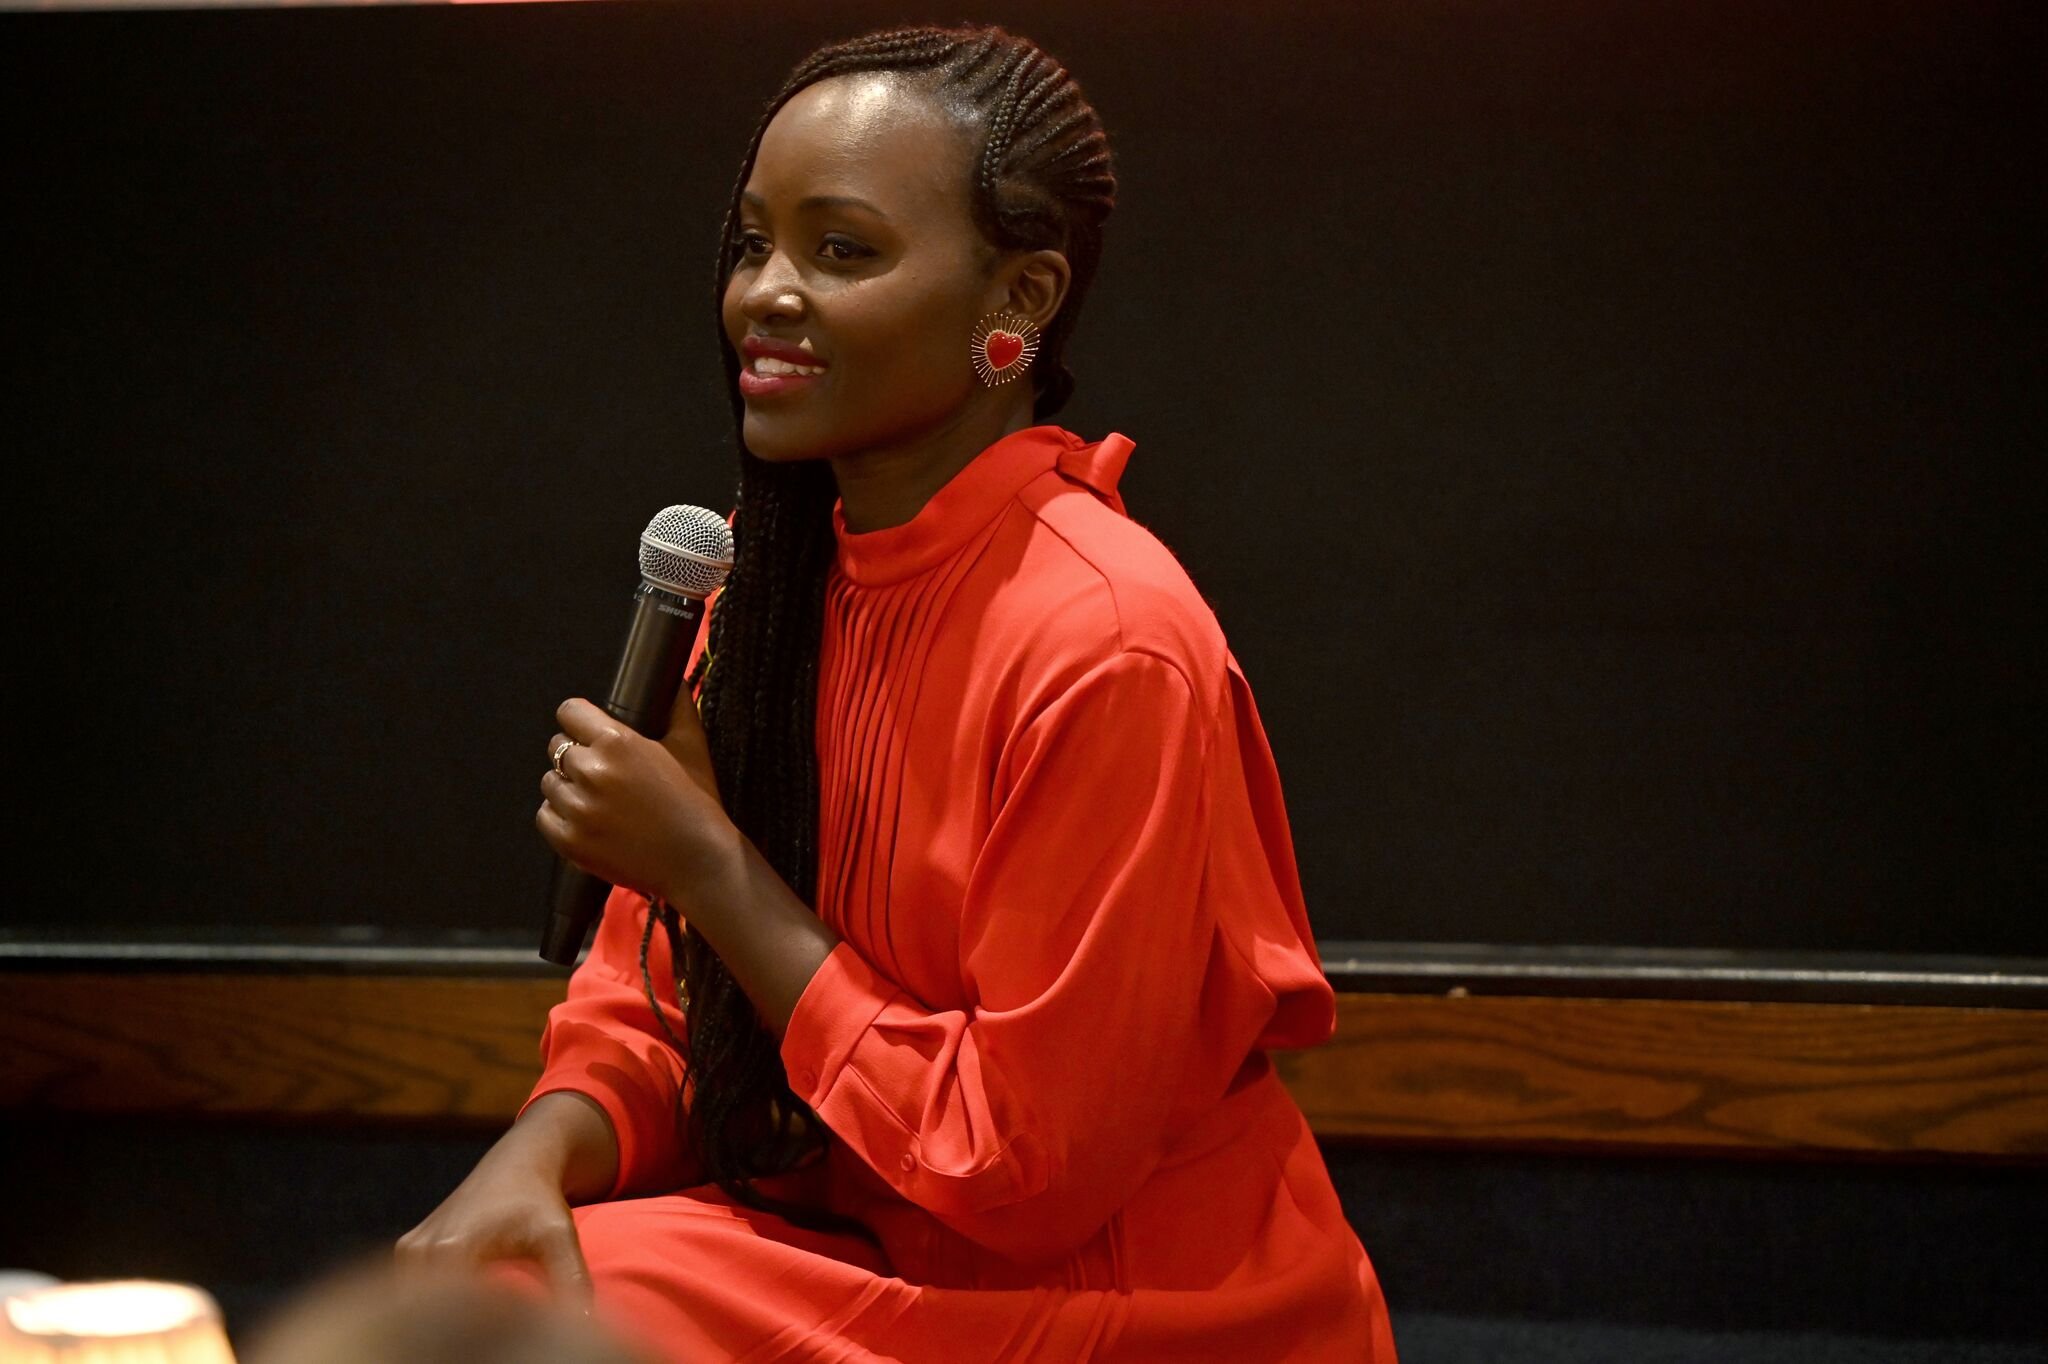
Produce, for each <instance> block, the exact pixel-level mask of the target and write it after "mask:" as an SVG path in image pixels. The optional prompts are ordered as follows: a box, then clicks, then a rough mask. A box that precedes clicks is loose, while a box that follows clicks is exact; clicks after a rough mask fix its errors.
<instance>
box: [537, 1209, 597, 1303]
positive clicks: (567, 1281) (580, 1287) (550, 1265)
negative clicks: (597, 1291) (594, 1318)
mask: <svg viewBox="0 0 2048 1364" xmlns="http://www.w3.org/2000/svg"><path fill="white" fill-rule="evenodd" d="M535 1250H536V1251H537V1252H538V1254H539V1258H540V1262H541V1264H542V1266H543V1267H545V1268H546V1269H547V1272H548V1278H549V1279H550V1280H551V1281H553V1283H554V1285H555V1289H556V1291H557V1292H559V1293H561V1294H562V1296H563V1297H565V1298H567V1299H568V1300H569V1301H570V1302H572V1303H574V1304H575V1305H576V1306H577V1307H579V1308H582V1309H583V1310H585V1311H588V1310H589V1309H590V1303H591V1297H592V1293H591V1287H590V1266H589V1265H587V1264H585V1263H584V1261H583V1245H582V1243H581V1242H580V1241H578V1240H577V1239H576V1223H575V1221H574V1220H573V1219H572V1220H570V1221H569V1222H567V1223H564V1224H562V1225H560V1226H557V1227H555V1228H554V1229H553V1230H551V1231H550V1232H549V1233H548V1234H547V1235H545V1236H543V1237H542V1238H541V1239H540V1244H539V1245H538V1246H536V1247H535Z"/></svg>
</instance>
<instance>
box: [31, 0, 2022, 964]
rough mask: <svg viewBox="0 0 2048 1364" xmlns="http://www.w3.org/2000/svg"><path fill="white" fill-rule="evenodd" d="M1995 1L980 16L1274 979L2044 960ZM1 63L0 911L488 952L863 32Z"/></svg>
mask: <svg viewBox="0 0 2048 1364" xmlns="http://www.w3.org/2000/svg"><path fill="white" fill-rule="evenodd" d="M2036 13H2037V10H2036V9H2035V8H2034V7H2030V6H2026V5H2023V4H1991V3H1962V4H1940V5H1937V4H1932V3H1929V4H1878V3H1866V4H1844V3H1823V4H1814V5H1797V6H1778V5H1767V4H1762V3H1735V4H1700V3H1651V4H1641V3H1633V2H1624V0H1559V2H1558V3H1551V4H1545V5H1541V6H1527V5H1509V4H1505V3H1483V2H1481V0H1452V2H1450V3H1437V4H1410V3H1378V4H1368V5H1327V6H1326V5H1306V4H1304V5H1293V6H1284V7H1278V8H1274V9H1268V8H1265V7H1259V8H1256V9H1255V8H1254V7H1250V6H1228V5H1221V4H1217V5H1207V6H1187V7H1182V6H1175V7H1171V8H1170V9H1169V8H1168V7H1164V6H1153V5H1142V6H1109V5H1100V4H1064V3H1060V4H1055V3H1047V4H1032V5H1024V4H989V5H984V6H981V7H979V8H978V9H977V10H976V12H975V14H974V16H973V17H975V18H986V19H993V20H998V21H1002V22H1006V23H1009V24H1010V25H1011V26H1012V27H1014V28H1016V29H1018V30H1019V31H1022V32H1025V33H1027V34H1029V35H1031V36H1033V37H1036V38H1038V39H1039V40H1040V41H1041V42H1043V43H1044V44H1046V45H1047V46H1048V47H1049V48H1050V49H1051V50H1053V51H1054V52H1055V53H1056V54H1057V55H1059V56H1060V57H1061V58H1062V60H1064V61H1065V62H1067V63H1068V64H1069V66H1070V67H1071V68H1072V69H1073V70H1074V71H1075V73H1076V75H1077V76H1078V78H1079V79H1080V80H1081V82H1082V84H1083V86H1084V88H1085V89H1086V90H1087V91H1088V92H1089V94H1090V95H1091V97H1092V98H1093V99H1094V101H1095V102H1096V104H1097V106H1098V107H1099V109H1100V110H1101V112H1102V114H1103V116H1104V118H1105V120H1106V122H1107V124H1108V126H1109V128H1110V130H1111V133H1112V136H1113V138H1114V139H1115V144H1116V147H1117V151H1118V154H1119V156H1120V159H1121V171H1122V191H1121V203H1120V206H1119V208H1118V211H1117V214H1116V217H1115V218H1114V220H1113V222H1112V224H1111V231H1110V239H1109V246H1108V251H1107V256H1106V259H1105V263H1104V270H1103V274H1102V276H1101V278H1100V280H1099V282H1098V284H1097V286H1096V291H1095V293H1094V295H1093V297H1092V298H1091V299H1090V300H1089V303H1088V307H1087V311H1086V315H1085V320H1084V322H1083V324H1082V327H1081V330H1080V333H1079V336H1078V338H1077V342H1076V347H1075V356H1074V363H1075V368H1076V370H1077V372H1078V373H1079V374H1080V376H1081V388H1080V391H1079V394H1078V396H1077V398H1076V400H1075V402H1074V403H1073V404H1072V405H1071V406H1070V407H1069V408H1068V409H1067V411H1065V412H1064V413H1062V414H1061V415H1060V417H1059V418H1058V420H1059V421H1061V422H1062V424H1064V425H1067V426H1069V427H1071V428H1073V429H1075V430H1078V431H1081V432H1083V433H1084V434H1087V435H1091V436H1095V435H1101V434H1104V433H1106V432H1108V431H1111V430H1118V431H1123V432H1125V433H1126V434H1128V435H1131V436H1132V437H1134V438H1135V439H1136V441H1137V443H1138V449H1137V453H1136V456H1135V457H1134V460H1133V463H1132V466H1131V472H1130V474H1129V476H1128V481H1127V485H1126V491H1127V494H1128V500H1129V503H1130V506H1131V507H1132V509H1133V512H1134V514H1135V515H1136V516H1137V517H1138V519H1140V520H1141V521H1144V522H1146V523H1147V524H1148V525H1150V526H1151V527H1152V528H1153V529H1154V530H1155V531H1156V532H1157V533H1158V534H1159V535H1160V536H1161V538H1162V539H1164V540H1165V541H1166V542H1167V543H1168V544H1169V545H1170V546H1172V547H1173V548H1174V549H1175V551H1176V552H1177V553H1179V554H1180V556H1181V557H1182V559H1183V561H1184V562H1185V563H1186V564H1187V565H1188V567H1189V570H1190V572H1191V573H1192V574H1193V575H1194V577H1195V580H1196V581H1197V583H1198V584H1199V585H1200V586H1201V587H1202V589H1203V591H1204V592H1205V593H1206V594H1207V595H1208V597H1209V599H1210V600H1211V602H1212V603H1213V605H1214V606H1215V609H1216V610H1217V613H1218V615H1219V617H1220V618H1221V620H1222V622H1223V625H1224V628H1225V630H1226V631H1227V632H1228V634H1229V637H1230V639H1231V641H1232V643H1233V646H1234V648H1235V649H1236V652H1237V653H1238V656H1239V657H1240V659H1241V660H1242V661H1243V663H1244V665H1245V667H1246V669H1247V672H1248V673H1249V675H1250V677H1251V679H1252V683H1253V685H1254V687H1255V689H1256V690H1257V693H1258V696H1259V699H1260V703H1261V706H1262V708H1263V711H1264V714H1265V718H1266V721H1267V724H1268V727H1269V729H1270V732H1271V735H1272V738H1273V742H1274V745H1275V750H1276V753H1277V755H1278V758H1279V762H1280V767H1281V773H1282V776H1283V779H1284V780H1285V782H1286V786H1287V791H1288V795H1289V800H1290V810H1291V813H1292V816H1293V819H1294V829H1295V835H1296V841H1297V845H1298V847H1299V850H1300V854H1301V858H1302V862H1303V868H1304V875H1305V880H1306V883H1307V887H1308V890H1309V894H1310V897H1311V908H1312V912H1313V914H1314V916H1315V920H1316V926H1317V928H1318V930H1319V931H1320V932H1321V933H1322V934H1323V935H1324V936H1326V937H1353V938H1373V939H1389V940H1436V941H1453V940H1455V941H1481V942H1504V943H1606V944H1654V945H1667V946H1715V947H1756V948H1839V949H1882V950H1892V951H1900V952H1971V953H1987V954H1991V953H1999V954H2042V953H2044V952H2048V932H2044V930H2043V928H2042V927H2041V920H2040V918H2039V915H2038V914H2037V913H2034V912H2032V911H2034V910H2035V908H2036V907H2037V906H2038V904H2039V903H2040V899H2041V892H2042V890H2043V882H2044V877H2043V853H2042V850H2043V848H2044V847H2048V827H2044V825H2048V820H2044V812H2043V803H2042V798H2041V793H2040V784H2039V782H2038V781H2037V780H2036V779H2035V775H2034V774H2035V773H2036V772H2037V771H2038V769H2039V764H2040V760H2041V756H2042V755H2041V743H2040V737H2039V728H2040V727H2039V725H2038V723H2037V714H2038V712H2037V707H2036V704H2035V703H2036V700H2037V696H2038V693H2039V692H2040V690H2041V683H2042V680H2043V667H2042V659H2041V652H2040V641H2039V633H2038V627H2037V622H2038V619H2039V616H2040V608H2041V592H2040V587H2041V567H2040V557H2041V556H2040V552H2039V536H2038V533H2037V532H2036V530H2035V526H2036V525H2037V523H2038V522H2037V516H2036V512H2035V510H2034V508H2033V507H2032V506H2031V505H2030V504H2029V503H2027V502H2026V501H2025V500H2024V499H2023V498H2022V497H2021V495H2020V480H2021V476H2022V475H2023V474H2024V473H2025V472H2027V470H2025V468H2024V467H2023V466H2024V465H2025V464H2026V463H2027V462H2028V457H2030V456H2032V455H2034V454H2036V453H2037V452H2038V450H2039V448H2040V443H2041V434H2042V432H2041V422H2040V405H2039V398H2038V384H2039V375H2040V360H2041V348H2040V344H2039V341H2040V303H2041V290H2040V284H2041V274H2040V242H2041V240H2042V232H2041V226H2042V224H2041V214H2040V210H2039V198H2038V172H2037V169H2036V168H2035V162H2036V160H2037V157H2036V151H2037V149H2036V146H2035V144H2034V142H2033V139H2032V138H2031V136H2030V135H2028V134H2026V133H2025V132H2024V131H2023V130H2024V129H2025V128H2027V127H2030V126H2033V124H2034V122H2035V121H2036V120H2037V119H2038V117H2039V115H2040V114H2041V112H2042V110H2041V107H2040V106H2041V104H2042V103H2043V99H2042V95H2041V82H2040V81H2039V79H2038V58H2039V53H2040V51H2041V50H2042V49H2041V42H2040V39H2041V36H2042V33H2041V27H2042V26H2041V23H2040V21H2039V20H2038V19H2037V18H2035V17H2034V16H2035V14H2036ZM764 16H765V12H763V14H761V15H757V14H756V13H754V12H753V11H751V10H748V9H746V8H744V7H724V6H699V5H680V4H679V5H672V6H648V5H637V4H636V5H620V4H591V5H579V6H549V5H541V6H509V7H495V6H485V7H462V8H456V9H446V8H396V9H384V8H377V9H359V10H268V11H255V12H229V13H122V14H106V13H95V14H62V15H19V14H17V15H8V16H4V17H0V63H4V70H0V76H4V82H5V85H6V88H7V89H8V90H9V91H10V93H11V94H12V95H13V102H14V104H15V107H16V108H17V109H23V110H27V111H28V114H27V116H26V117H25V118H24V119H22V120H21V121H19V122H18V123H17V135H16V136H15V137H14V138H13V139H10V146H11V150H10V153H9V155H10V158H11V162H12V164H11V166H10V169H11V172H12V173H11V174H10V176H9V177H8V178H9V181H10V184H11V186H12V188H13V194H12V196H11V198H12V206H11V211H10V214H9V219H10V222H9V230H10V242H9V246H8V249H7V258H8V261H9V264H10V266H11V267H12V273H13V274H14V276H15V281H16V282H15V284H14V286H13V288H12V289H11V290H10V300H9V306H8V312H9V314H10V318H9V321H10V327H9V330H10V332H11V334H12V338H13V340H14V342H15V347H16V349H17V355H16V358H15V359H14V360H13V361H12V362H10V366H9V377H10V385H9V387H10V399H9V402H8V406H7V409H6V416H5V426H4V435H0V439H4V441H5V447H6V449H7V450H8V452H9V453H10V454H11V456H12V458H11V460H10V461H9V464H10V468H11V471H12V480H13V484H14V497H13V499H12V505H11V507H10V512H11V515H10V518H9V519H10V524H11V527H12V529H13V540H14V547H15V551H16V553H15V560H16V567H15V572H14V592H13V594H12V598H11V607H10V612H11V616H12V619H11V620H10V622H9V635H10V639H11V642H12V643H13V645H14V652H15V654H16V658H17V663H16V665H15V667H14V669H13V671H12V691H13V704H12V705H11V706H10V712H11V715H12V717H13V720H14V733H15V744H14V749H13V752H14V756H15V765H14V768H13V770H14V772H15V774H16V778H17V784H18V787H19V789H20V790H21V791H22V792H23V793H25V795H26V797H27V799H26V801H25V802H24V803H25V806H26V810H25V813H23V814H21V815H19V816H18V818H17V825H16V827H17V830H18V836H19V837H20V838H21V839H22V840H23V842H22V844H21V845H20V846H23V847H25V848H26V849H28V850H29V855H28V856H27V857H26V858H22V859H18V861H17V868H18V871H17V878H18V879H17V883H16V885H15V888H14V893H13V894H11V895H10V896H9V902H8V907H7V909H6V910H5V911H4V914H5V916H6V922H7V923H8V924H11V925H17V926H21V925H26V926H40V927H51V928H55V927H81V926H82V927H100V928H106V929H115V930H119V929H123V928H127V927H133V926H138V925H144V924H150V925H158V926H195V927H197V926H214V927H220V926H229V927H236V926H246V927H251V928H254V927H257V926H264V925H331V924H337V923H343V924H346V923H363V924H382V925H386V926H392V927H407V928H419V929H426V930H456V929H482V930H497V929H507V930H510V929H519V930H524V929H527V928H529V927H530V926H531V925H532V924H534V923H535V922H537V919H538V913H539V910H538V906H539V902H540V890H541V887H542V885H543V884H544V880H545V868H546V856H545V853H544V851H543V850H542V849H541V847H540V845H539V842H538V839H537V838H536V836H535V835H534V834H533V833H532V830H531V824H530V815H531V810H532V806H533V804H534V802H535V800H536V798H537V797H536V792H535V783H536V781H537V778H538V775H539V773H540V771H541V766H542V763H543V762H544V760H545V758H544V754H543V752H542V746H543V743H544V741H545V739H546V737H547V735H548V734H549V733H550V732H551V731H552V728H553V726H552V722H551V719H550V714H551V711H552V709H553V707H554V705H555V704H556V702H557V701H559V700H560V699H561V698H562V697H564V696H566V695H569V694H573V693H579V692H588V691H592V690H595V689H597V688H599V687H601V686H602V684H603V682H604V680H605V671H606V669H607V668H608V666H609V664H610V661H611V659H612V658H613V657H614V655H615V651H616V648H617V644H618V636H619V632H620V630H621V628H622V626H623V621H624V614H625V597H626V593H627V591H628V590H629V589H630V586H631V584H632V581H633V578H632V557H631V553H632V540H633V536H634V534H635V533H636V532H637V531H638V529H639V528H640V526H641V525H643V524H644V523H645V521H646V519H647V517H648V516H649V515H651V514H652V512H653V511H654V510H655V509H657V508H658V507H660V506H663V505H665V504H667V503H670V502H676V501H689V502H698V503H702V504H705V505H710V506H714V507H716V508H719V509H721V510H723V509H724V508H726V507H728V506H729V505H730V490H731V486H732V479H733V473H732V468H731V458H732V456H731V444H730V443H731V436H730V431H729V427H728V422H727V419H726V416H725V411H724V401H723V398H722V395H721V393H720V392H719V387H718V386H719V384H720V382H721V376H720V372H719V367H718V365H717V363H716V352H715V350H714V348H713V342H714V332H713V329H712V301H711V295H710V291H711V271H712V259H713V258H712V250H713V246H714V239H715V235H716V232H717V227H718V221H717V219H718V215H719V213H720V212H721V210H722V207H723V204H724V202H725V196H726V195H727V194H728V193H729V191H730V188H731V181H732V176H733V173H734V171H735V169H736V166H737V161H738V157H739V154H740V152H741V150H742V148H743V144H744V141H745V138H746V135H747V133H748V131H749V129H750V128H751V126H752V123H753V120H754V118H755V117H756V114H757V112H758V109H759V106H760V104H761V103H762V102H763V101H765V99H766V98H767V97H768V96H769V95H770V94H772V92H773V90H774V88H775V86H776V85H777V84H778V83H779V81H780V78H781V76H782V73H783V72H784V71H785V70H786V69H787V67H788V66H789V65H790V64H791V63H792V62H793V61H794V60H795V59H796V58H797V57H798V56H800V55H801V54H802V53H803V52H804V51H805V50H807V49H808V48H809V47H810V46H811V45H812V44H813V43H814V42H817V41H819V40H822V39H826V38H830V37H838V36H844V35H848V34H851V33H855V32H859V31H861V30H863V29H865V28H867V27H870V26H873V25H874V24H877V23H881V22H885V21H893V20H900V19H906V18H927V17H937V18H941V19H952V18H956V17H959V16H957V15H954V14H952V13H951V12H945V13H940V14H936V15H928V14H925V13H923V12H918V11H912V10H907V9H906V8H904V7H901V6H894V5H889V6H884V5H864V4H847V5H836V6H831V7H799V8H795V9H791V8H789V7H782V8H778V9H776V10H775V11H774V13H773V16H772V20H771V19H770V18H768V17H764Z"/></svg>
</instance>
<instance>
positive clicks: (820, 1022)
mask: <svg viewBox="0 0 2048 1364" xmlns="http://www.w3.org/2000/svg"><path fill="white" fill-rule="evenodd" d="M902 993H903V991H902V990H901V989H900V988H898V987H897V986H895V985H892V984H891V983H889V982H888V981H887V980H885V979H883V978H882V977H881V976H880V975H879V974H877V973H876V971H875V969H874V968H873V967H871V966H869V965H868V964H867V962H865V961H863V960H862V959H861V955H860V953H858V952H856V951H855V950H854V949H853V945H852V944H851V943H848V942H844V941H842V942H841V943H840V944H839V945H838V946H836V947H834V948H833V949H832V952H831V955H829V956H827V957H826V958H825V960H824V962H823V963H821V964H820V965H819V967H818V971H817V974H816V975H814V976H812V977H811V979H810V983H809V984H807V985H806V986H804V992H803V994H802V995H800V996H798V998H797V1001H796V1008H795V1010H794V1011H793V1012H791V1014H790V1016H789V1027H788V1028H787V1029H785V1030H784V1032H783V1034H782V1065H783V1068H784V1069H785V1070H786V1071H788V1073H789V1087H790V1089H791V1090H792V1091H793V1092H794V1093H795V1094H796V1096H797V1097H798V1098H799V1099H802V1100H803V1101H804V1102H805V1103H806V1104H809V1105H810V1106H811V1108H812V1109H813V1110H814V1111H815V1110H816V1109H817V1108H818V1106H819V1105H820V1103H821V1102H822V1101H823V1099H824V1097H825V1096H826V1095H827V1094H830V1093H831V1092H832V1086H833V1085H834V1084H836V1083H838V1080H839V1075H840V1072H841V1071H842V1070H844V1069H845V1068H846V1062H847V1060H848V1058H849V1057H851V1056H852V1055H853V1049H854V1047H855V1046H856V1045H857V1044H858V1043H859V1042H860V1039H861V1035H862V1034H863V1033H865V1032H866V1031H867V1030H868V1025H869V1024H871V1023H873V1022H874V1021H875V1017H876V1015H878V1014H880V1013H881V1012H882V1010H883V1009H885V1008H887V1007H888V1006H889V1002H890V1001H891V1000H893V999H895V998H896V997H897V996H898V995H900V994H902Z"/></svg>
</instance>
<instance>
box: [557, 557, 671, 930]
mask: <svg viewBox="0 0 2048 1364" xmlns="http://www.w3.org/2000/svg"><path fill="white" fill-rule="evenodd" d="M703 619H704V601H703V598H701V597H686V596H683V595H682V594H680V593H676V592H670V591H668V590H667V589H665V588H660V587H656V586H655V585H654V584H653V583H650V582H645V581H643V582H642V583H641V584H640V587H639V589H638V590H637V591H635V592H634V594H633V624H632V627H631V628H630V629H629V630H628V631H627V632H626V647H625V650H624V652H622V653H621V654H620V655H619V670H618V672H617V673H616V674H615V675H614V676H613V678H612V691H611V696H610V697H609V698H608V699H607V700H606V701H605V705H604V708H605V711H606V713H608V714H609V715H611V716H612V718H613V719H615V720H620V721H623V722H624V723H625V724H627V725H630V726H632V728H633V730H634V731H635V732H636V733H639V734H643V735H645V736H647V737H648V738H650V739H658V738H660V737H661V736H662V735H664V734H666V733H667V732H668V721H669V715H670V714H671V713H672V712H673V711H674V709H675V703H676V694H677V693H678V692H680V691H681V690H682V686H683V672H684V670H685V669H686V668H687V667H688V666H689V662H690V647H691V645H693V644H695V643H696V640H697V626H698V625H699V623H701V622H702V621H703ZM611 891H612V888H611V886H610V885H608V884H607V883H605V882H604V881H602V880H600V879H599V878H597V877H595V876H592V875H591V874H590V873H589V872H587V871H584V870H583V869H582V868H581V867H578V866H576V865H574V864H573V863H570V862H567V861H564V860H562V859H559V858H558V859H556V862H555V881H554V886H553V889H552V890H551V891H550V893H549V895H548V918H547V922H546V924H545V925H544V926H543V927H542V929H541V940H540V955H541V959H542V960H544V961H551V962H553V963H555V964H556V965H557V966H574V965H575V964H576V958H577V955H578V954H579V953H581V952H582V951H583V942H584V939H585V938H586V937H587V936H588V935H589V932H590V926H591V925H592V924H593V923H595V922H597V920H598V917H599V916H600V915H602V914H603V913H604V902H605V900H606V899H607V898H608V897H609V896H610V895H611Z"/></svg>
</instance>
